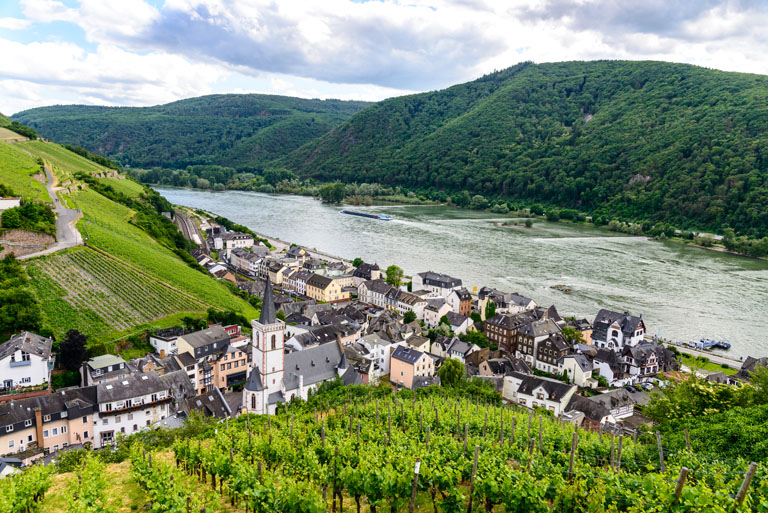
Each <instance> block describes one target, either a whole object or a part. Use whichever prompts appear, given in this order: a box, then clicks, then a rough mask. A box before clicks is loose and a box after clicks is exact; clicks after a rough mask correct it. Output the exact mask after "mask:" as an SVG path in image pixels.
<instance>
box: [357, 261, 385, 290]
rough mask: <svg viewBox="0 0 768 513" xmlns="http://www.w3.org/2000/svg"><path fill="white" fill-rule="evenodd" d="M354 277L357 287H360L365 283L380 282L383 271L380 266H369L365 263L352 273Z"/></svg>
mask: <svg viewBox="0 0 768 513" xmlns="http://www.w3.org/2000/svg"><path fill="white" fill-rule="evenodd" d="M352 277H353V278H354V281H355V285H360V283H362V282H364V281H370V280H380V279H381V269H380V268H379V265H378V264H367V263H365V262H363V263H362V264H360V266H359V267H358V268H357V269H355V271H354V272H353V273H352Z"/></svg>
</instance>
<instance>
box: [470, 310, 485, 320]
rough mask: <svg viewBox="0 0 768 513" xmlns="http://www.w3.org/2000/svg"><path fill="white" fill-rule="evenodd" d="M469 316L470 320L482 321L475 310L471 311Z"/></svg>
mask: <svg viewBox="0 0 768 513" xmlns="http://www.w3.org/2000/svg"><path fill="white" fill-rule="evenodd" d="M469 316H470V317H471V318H472V322H482V321H483V319H482V317H480V314H479V313H477V312H472V313H471V314H470V315H469Z"/></svg>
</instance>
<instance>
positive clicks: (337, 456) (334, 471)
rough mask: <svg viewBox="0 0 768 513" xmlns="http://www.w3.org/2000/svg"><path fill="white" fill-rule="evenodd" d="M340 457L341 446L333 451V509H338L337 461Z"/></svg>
mask: <svg viewBox="0 0 768 513" xmlns="http://www.w3.org/2000/svg"><path fill="white" fill-rule="evenodd" d="M338 458H339V448H338V447H336V450H335V451H334V452H333V487H332V491H331V504H332V506H331V511H334V512H335V511H336V462H337V460H338Z"/></svg>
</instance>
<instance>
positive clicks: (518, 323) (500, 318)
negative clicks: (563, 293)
mask: <svg viewBox="0 0 768 513" xmlns="http://www.w3.org/2000/svg"><path fill="white" fill-rule="evenodd" d="M535 320H536V319H535V318H534V317H533V316H532V315H529V314H527V313H521V314H516V315H507V314H498V313H497V314H496V315H495V316H493V317H491V318H490V319H487V320H486V321H485V328H484V329H485V336H486V337H487V338H488V340H490V341H491V342H496V344H497V345H498V346H499V349H501V350H502V351H506V352H508V353H511V354H515V351H516V350H517V342H516V340H517V339H516V337H515V336H516V335H517V332H518V331H520V328H522V327H523V326H526V325H528V324H530V323H532V322H534V321H535Z"/></svg>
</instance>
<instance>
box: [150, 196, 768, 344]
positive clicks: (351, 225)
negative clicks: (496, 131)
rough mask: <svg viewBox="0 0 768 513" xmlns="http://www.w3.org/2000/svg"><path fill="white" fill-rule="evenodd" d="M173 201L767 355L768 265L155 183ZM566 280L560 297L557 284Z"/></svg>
mask: <svg viewBox="0 0 768 513" xmlns="http://www.w3.org/2000/svg"><path fill="white" fill-rule="evenodd" d="M156 189H157V190H158V191H159V192H160V193H161V194H162V195H163V196H165V197H166V198H167V199H168V200H169V201H170V202H172V203H174V204H177V205H184V206H188V207H194V208H200V209H203V210H207V211H210V212H214V213H217V214H220V215H223V216H224V217H227V218H229V219H231V220H232V221H235V222H237V223H240V224H243V225H246V226H248V227H249V228H251V229H253V230H254V231H257V232H260V233H264V234H267V235H270V236H273V237H276V238H279V239H282V240H286V241H290V242H295V243H297V244H301V245H304V246H307V247H310V248H315V249H317V250H319V251H323V252H326V253H328V254H331V255H338V256H341V257H345V258H349V259H352V258H355V257H358V256H359V257H362V258H363V259H364V260H365V261H367V262H377V263H378V264H379V265H380V266H381V267H382V268H386V266H388V265H389V264H392V263H395V264H397V265H399V266H400V267H402V268H403V269H404V270H405V273H406V274H414V273H417V272H422V271H427V270H432V271H436V272H444V273H447V274H450V275H453V276H456V277H458V278H461V279H462V280H463V281H464V285H465V286H467V288H469V289H470V290H472V289H473V288H475V287H477V288H478V289H479V288H480V287H482V286H484V285H488V286H492V287H496V288H498V289H500V290H505V291H511V292H518V293H520V294H522V295H525V296H528V297H531V298H533V299H534V300H535V301H536V302H537V303H538V304H539V305H545V306H549V305H551V304H555V305H556V306H557V309H558V311H559V312H560V314H561V315H576V316H578V317H586V318H588V319H589V320H592V319H593V318H594V316H595V314H596V313H597V311H598V310H599V309H600V308H610V309H612V310H616V311H629V312H632V313H633V314H635V315H642V316H643V319H644V321H645V324H646V327H647V328H648V332H649V333H651V334H656V333H660V334H661V335H662V336H663V337H665V338H670V339H674V340H699V339H701V338H705V337H706V338H720V339H725V340H727V341H729V342H731V343H732V345H733V347H732V349H731V350H730V351H729V352H728V354H729V356H733V357H743V356H747V355H752V356H761V355H768V335H766V326H765V325H764V323H765V322H766V321H768V262H766V261H762V260H755V259H750V258H746V257H740V256H736V255H730V254H725V253H719V252H715V251H709V250H703V249H699V248H693V247H687V246H684V245H681V244H677V243H673V242H659V241H654V240H649V239H647V238H645V237H627V236H622V235H620V234H615V233H613V232H609V231H607V230H604V229H600V228H595V227H593V226H585V225H574V224H567V223H553V222H547V221H544V220H536V221H534V224H533V226H532V227H531V228H525V227H524V226H522V225H521V226H517V227H514V226H513V227H497V226H495V225H494V224H493V221H511V220H512V219H511V218H510V217H505V216H499V215H494V214H489V213H486V212H474V211H468V210H460V209H455V208H448V207H434V206H400V205H398V206H390V205H387V206H372V207H354V208H355V209H356V210H362V211H367V212H374V213H386V214H389V215H391V216H393V218H394V219H393V220H392V221H388V222H387V221H378V220H374V219H367V218H361V217H355V216H349V215H343V214H339V208H338V207H333V206H329V205H323V204H322V203H320V202H319V201H316V200H314V199H312V198H308V197H303V196H286V195H267V194H261V193H255V192H241V191H224V192H209V191H199V190H189V189H173V188H162V187H156ZM557 284H563V285H567V286H569V287H571V288H572V292H571V293H563V292H559V291H557V290H554V289H552V288H550V286H552V285H557Z"/></svg>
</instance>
